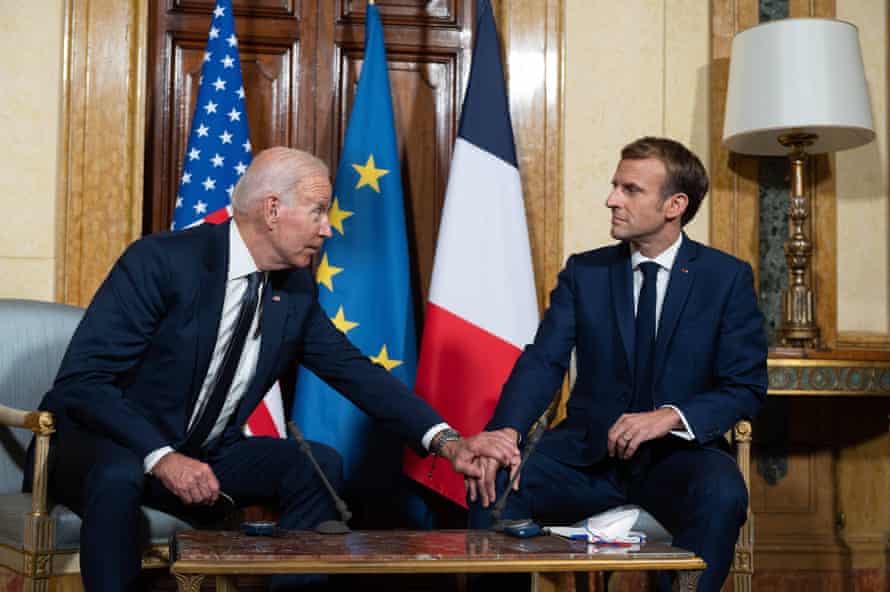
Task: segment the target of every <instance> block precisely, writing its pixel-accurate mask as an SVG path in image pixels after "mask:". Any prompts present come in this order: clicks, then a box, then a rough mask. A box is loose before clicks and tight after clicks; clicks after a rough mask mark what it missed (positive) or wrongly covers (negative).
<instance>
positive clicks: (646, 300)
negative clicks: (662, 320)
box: [631, 261, 659, 411]
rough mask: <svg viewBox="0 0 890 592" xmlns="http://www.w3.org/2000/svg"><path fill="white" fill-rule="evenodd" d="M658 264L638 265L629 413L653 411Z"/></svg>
mask: <svg viewBox="0 0 890 592" xmlns="http://www.w3.org/2000/svg"><path fill="white" fill-rule="evenodd" d="M658 267H659V265H658V263H655V262H653V261H647V262H645V263H640V265H639V268H640V271H642V272H643V286H642V288H640V298H639V300H638V301H637V320H636V333H635V336H634V398H633V402H632V403H631V411H652V408H653V401H652V386H653V385H652V358H653V354H654V353H655V296H656V289H655V283H656V278H657V277H658Z"/></svg>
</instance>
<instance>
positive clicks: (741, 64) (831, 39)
mask: <svg viewBox="0 0 890 592" xmlns="http://www.w3.org/2000/svg"><path fill="white" fill-rule="evenodd" d="M790 132H806V133H813V134H817V135H818V138H817V140H816V141H815V143H814V144H813V145H812V146H808V147H807V148H806V150H807V152H809V153H812V154H819V153H822V152H834V151H837V150H845V149H847V148H855V147H856V146H861V145H862V144H866V143H868V142H870V141H871V140H872V139H874V137H875V132H874V125H873V123H872V117H871V104H870V102H869V99H868V87H867V85H866V82H865V69H864V67H863V65H862V54H861V52H860V50H859V32H858V30H857V29H856V27H855V26H853V25H852V24H850V23H847V22H843V21H837V20H829V19H785V20H779V21H773V22H769V23H765V24H763V25H759V26H756V27H752V28H750V29H747V30H745V31H742V32H741V33H739V34H738V35H736V37H735V39H733V42H732V59H731V61H730V65H729V87H728V90H727V96H726V118H725V120H724V124H723V143H724V144H725V145H726V147H727V148H729V149H730V150H732V151H734V152H741V153H743V154H762V155H776V156H779V155H787V154H788V152H789V149H788V148H787V147H785V146H782V145H781V144H780V143H779V141H778V138H779V136H780V135H782V134H787V133H790Z"/></svg>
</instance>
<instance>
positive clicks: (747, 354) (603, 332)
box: [488, 236, 767, 466]
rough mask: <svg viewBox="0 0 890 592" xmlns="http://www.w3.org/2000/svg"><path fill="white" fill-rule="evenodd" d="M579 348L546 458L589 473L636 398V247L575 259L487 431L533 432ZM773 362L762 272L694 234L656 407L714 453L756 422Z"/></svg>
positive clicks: (683, 262) (676, 268) (658, 353)
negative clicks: (677, 415)
mask: <svg viewBox="0 0 890 592" xmlns="http://www.w3.org/2000/svg"><path fill="white" fill-rule="evenodd" d="M573 348H574V349H575V352H576V363H577V368H578V372H577V378H576V380H575V384H574V387H573V388H572V392H571V396H570V398H569V401H568V417H567V418H566V419H565V421H563V422H562V423H561V424H560V425H559V426H557V427H556V428H555V429H553V430H551V431H550V432H548V433H546V434H545V436H544V438H543V439H542V440H541V443H540V444H539V448H538V450H539V451H541V452H543V453H544V454H547V455H548V456H551V457H553V458H556V459H558V460H561V461H563V462H565V463H568V464H571V465H577V466H585V465H590V464H593V463H595V462H597V461H599V460H600V459H602V458H603V457H604V456H605V454H606V449H607V432H608V430H609V428H610V427H611V426H612V424H614V423H615V421H616V420H617V419H618V417H619V416H620V415H621V414H622V413H624V412H626V411H627V409H628V407H629V405H630V399H631V395H632V392H633V376H634V370H633V360H634V308H633V275H632V270H631V262H630V248H629V246H628V245H627V244H626V243H624V244H618V245H614V246H610V247H605V248H601V249H596V250H593V251H588V252H586V253H581V254H577V255H573V256H571V257H570V258H569V260H568V262H567V263H566V266H565V269H563V271H562V272H561V273H560V275H559V280H558V283H557V286H556V288H555V289H554V290H553V292H552V293H551V294H550V307H549V309H548V310H547V312H546V313H545V315H544V318H543V320H542V321H541V324H540V326H539V327H538V332H537V334H536V336H535V340H534V343H532V344H531V345H529V346H528V347H526V348H525V351H524V352H523V353H522V355H521V356H520V358H519V360H518V361H517V363H516V366H515V367H514V368H513V371H512V373H511V374H510V377H509V379H508V380H507V382H506V384H505V385H504V388H503V391H502V394H501V398H500V401H499V403H498V405H497V408H496V409H495V413H494V416H493V418H492V420H491V422H490V423H489V425H488V429H498V428H502V427H512V428H515V429H516V430H517V431H518V432H519V433H525V432H526V431H527V430H528V428H529V427H530V426H531V424H532V422H533V421H534V420H535V419H537V417H538V416H539V415H540V414H541V413H542V412H543V411H544V409H546V407H547V405H548V404H549V403H550V401H551V399H552V398H553V396H554V394H555V392H556V391H557V390H558V389H559V388H560V386H561V384H562V381H563V377H564V376H565V373H566V370H567V369H568V366H569V360H570V356H571V353H572V350H573ZM766 356H767V344H766V337H765V335H764V331H763V316H762V315H761V313H760V311H759V309H758V308H757V300H756V297H755V293H754V286H753V275H752V272H751V266H750V265H748V264H747V263H745V262H743V261H740V260H738V259H735V258H733V257H731V256H729V255H727V254H725V253H722V252H720V251H717V250H715V249H711V248H709V247H706V246H704V245H702V244H700V243H697V242H695V241H692V240H690V239H689V238H688V237H685V236H684V240H683V243H682V244H681V247H680V250H679V251H678V253H677V258H676V260H675V262H674V265H673V267H672V269H671V274H670V281H669V283H668V288H667V292H666V294H665V298H664V303H663V305H662V312H661V318H660V321H659V325H658V335H657V340H656V345H655V360H654V394H653V399H654V403H655V406H656V407H659V406H661V405H665V404H670V405H675V406H676V407H678V408H679V409H680V410H681V411H682V412H683V414H684V415H685V417H686V419H687V421H688V422H689V425H690V427H691V429H692V431H693V432H694V434H695V436H696V441H697V442H699V443H701V444H705V445H707V444H711V443H713V442H714V441H715V440H716V439H718V438H720V437H721V435H722V434H723V433H725V432H726V431H727V430H729V429H730V428H731V427H732V426H733V424H734V423H735V422H736V421H738V420H739V419H742V418H750V417H753V416H754V415H755V414H756V412H757V410H758V409H759V407H760V405H761V403H762V402H763V399H764V397H765V396H766V387H767V373H766ZM668 437H673V436H668Z"/></svg>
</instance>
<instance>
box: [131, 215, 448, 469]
mask: <svg viewBox="0 0 890 592" xmlns="http://www.w3.org/2000/svg"><path fill="white" fill-rule="evenodd" d="M256 271H259V269H258V268H257V265H256V263H255V262H254V260H253V257H252V256H251V254H250V251H248V250H247V245H245V244H244V239H243V238H241V232H240V231H239V230H238V225H237V224H236V223H235V221H234V220H232V223H231V225H230V226H229V271H228V276H227V280H226V295H225V298H224V299H223V310H222V317H221V318H220V320H219V332H218V333H217V335H216V345H215V346H214V347H213V355H212V356H211V358H210V365H209V366H208V368H207V376H205V377H204V382H203V384H202V385H201V391H200V392H199V393H198V400H197V401H196V402H195V409H194V411H192V417H191V419H190V420H189V428H191V427H192V425H193V424H194V423H195V421H197V419H198V417H200V416H201V412H202V411H203V410H204V407H206V406H207V402H208V399H209V397H210V393H212V392H213V387H214V385H216V380H217V378H218V376H219V373H220V371H221V370H222V363H223V359H224V358H225V354H226V348H228V346H229V342H230V341H231V340H232V335H233V334H234V332H235V326H236V325H237V323H238V314H239V313H240V311H241V300H242V298H244V292H245V291H246V290H247V276H248V275H250V274H251V273H254V272H256ZM264 287H265V282H263V285H262V286H261V287H260V294H259V298H258V301H257V309H258V310H257V314H255V315H254V316H253V323H252V324H251V326H250V330H249V331H248V333H247V339H246V340H245V342H244V349H243V350H242V352H241V359H240V361H239V362H238V369H237V370H236V371H235V377H234V378H233V379H232V385H231V387H229V394H228V395H227V396H226V400H225V403H223V408H222V410H221V411H220V413H219V417H218V418H217V420H216V423H215V424H214V425H213V429H212V430H210V434H208V436H207V439H206V440H205V441H204V443H205V444H206V443H207V442H210V441H211V440H213V439H214V438H216V437H218V436H219V435H220V434H222V432H223V430H224V429H225V427H226V424H227V423H228V421H229V418H231V416H232V414H233V413H234V412H235V409H237V407H238V403H240V402H241V399H242V398H244V395H245V393H246V392H247V388H248V387H249V386H250V382H251V380H253V375H254V373H255V372H256V366H257V361H258V360H259V357H260V334H259V331H258V330H257V328H258V327H259V320H260V315H261V314H262V310H261V307H262V302H263V290H264ZM448 427H449V426H448V424H447V423H439V424H436V425H434V426H433V427H431V428H430V429H429V430H427V431H426V433H425V434H424V436H423V438H422V440H421V443H422V445H423V447H424V448H425V449H426V450H429V445H430V440H432V439H433V436H435V435H436V434H437V433H438V432H439V431H441V430H443V429H445V428H448ZM170 452H173V448H172V447H171V446H164V447H163V448H158V449H157V450H154V451H152V452H150V453H148V454H147V455H146V457H145V458H144V459H143V463H142V464H143V468H144V469H145V472H146V473H150V472H151V470H152V469H153V468H154V466H155V465H156V464H157V462H158V461H159V460H161V458H162V457H163V456H165V455H166V454H168V453H170Z"/></svg>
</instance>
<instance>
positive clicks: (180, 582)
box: [173, 573, 204, 592]
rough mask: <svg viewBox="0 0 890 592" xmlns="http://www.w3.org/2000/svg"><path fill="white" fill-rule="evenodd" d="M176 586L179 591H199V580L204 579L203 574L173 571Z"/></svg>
mask: <svg viewBox="0 0 890 592" xmlns="http://www.w3.org/2000/svg"><path fill="white" fill-rule="evenodd" d="M173 575H174V576H175V577H176V586H177V588H178V589H179V592H200V590H201V582H202V581H204V576H203V575H186V574H180V573H175V574H173Z"/></svg>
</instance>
